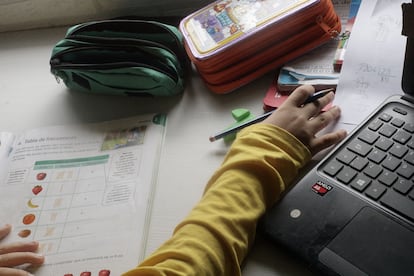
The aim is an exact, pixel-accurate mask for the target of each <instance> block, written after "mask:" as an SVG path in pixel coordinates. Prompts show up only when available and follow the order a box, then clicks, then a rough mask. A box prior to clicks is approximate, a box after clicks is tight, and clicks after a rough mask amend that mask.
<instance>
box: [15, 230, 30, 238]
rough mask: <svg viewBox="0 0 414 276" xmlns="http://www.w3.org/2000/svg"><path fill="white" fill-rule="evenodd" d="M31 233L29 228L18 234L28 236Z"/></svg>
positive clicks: (22, 236)
mask: <svg viewBox="0 0 414 276" xmlns="http://www.w3.org/2000/svg"><path fill="white" fill-rule="evenodd" d="M31 233H32V231H30V230H29V229H23V230H21V231H20V232H19V233H18V234H17V235H19V237H21V238H27V237H28V236H30V234H31Z"/></svg>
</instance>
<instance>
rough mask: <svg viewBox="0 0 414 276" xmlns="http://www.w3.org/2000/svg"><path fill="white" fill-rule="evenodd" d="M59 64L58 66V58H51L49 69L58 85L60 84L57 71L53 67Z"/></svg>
mask: <svg viewBox="0 0 414 276" xmlns="http://www.w3.org/2000/svg"><path fill="white" fill-rule="evenodd" d="M59 64H60V60H59V59H58V58H53V59H51V60H50V69H51V72H52V74H53V75H54V76H55V79H56V82H57V83H58V84H60V78H59V76H58V74H57V71H56V70H55V66H57V65H59Z"/></svg>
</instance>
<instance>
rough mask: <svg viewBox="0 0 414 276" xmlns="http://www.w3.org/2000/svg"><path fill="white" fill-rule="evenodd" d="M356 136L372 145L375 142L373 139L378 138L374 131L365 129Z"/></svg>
mask: <svg viewBox="0 0 414 276" xmlns="http://www.w3.org/2000/svg"><path fill="white" fill-rule="evenodd" d="M358 138H359V139H361V140H362V141H364V142H366V143H368V144H370V145H372V144H374V143H375V141H377V139H378V138H379V135H378V134H377V133H376V132H373V131H370V130H368V129H365V130H363V131H362V132H361V133H360V134H359V135H358Z"/></svg>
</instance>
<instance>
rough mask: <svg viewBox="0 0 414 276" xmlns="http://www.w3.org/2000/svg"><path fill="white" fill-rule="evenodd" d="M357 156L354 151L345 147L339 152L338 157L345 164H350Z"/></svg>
mask: <svg viewBox="0 0 414 276" xmlns="http://www.w3.org/2000/svg"><path fill="white" fill-rule="evenodd" d="M355 156H356V155H355V154H354V153H352V152H350V151H349V150H347V149H344V150H342V151H341V152H340V153H338V155H337V157H336V159H338V160H339V161H341V162H342V163H344V164H349V163H350V162H351V161H352V160H353V159H354V158H355Z"/></svg>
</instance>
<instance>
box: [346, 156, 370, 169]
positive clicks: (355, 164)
mask: <svg viewBox="0 0 414 276" xmlns="http://www.w3.org/2000/svg"><path fill="white" fill-rule="evenodd" d="M368 163H369V162H368V160H366V159H364V158H362V157H359V156H358V157H357V158H355V159H354V160H352V162H351V164H349V165H350V166H351V167H352V168H354V169H355V170H357V171H362V170H363V169H364V168H365V167H366V166H367V165H368Z"/></svg>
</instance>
